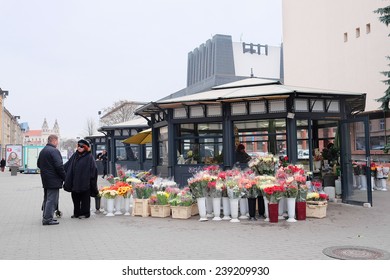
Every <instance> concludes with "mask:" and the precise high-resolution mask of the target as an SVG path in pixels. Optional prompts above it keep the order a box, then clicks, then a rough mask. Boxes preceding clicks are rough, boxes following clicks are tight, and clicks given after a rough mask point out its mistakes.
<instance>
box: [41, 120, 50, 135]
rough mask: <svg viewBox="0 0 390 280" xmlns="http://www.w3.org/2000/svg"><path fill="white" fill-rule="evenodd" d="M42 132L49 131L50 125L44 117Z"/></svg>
mask: <svg viewBox="0 0 390 280" xmlns="http://www.w3.org/2000/svg"><path fill="white" fill-rule="evenodd" d="M42 132H43V133H45V132H46V133H47V132H49V126H48V125H47V121H46V118H45V119H44V121H43V124H42Z"/></svg>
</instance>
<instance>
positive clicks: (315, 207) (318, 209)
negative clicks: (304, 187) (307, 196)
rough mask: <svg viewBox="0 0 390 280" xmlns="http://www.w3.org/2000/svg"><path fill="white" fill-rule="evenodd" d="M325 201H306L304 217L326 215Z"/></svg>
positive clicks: (326, 204)
mask: <svg viewBox="0 0 390 280" xmlns="http://www.w3.org/2000/svg"><path fill="white" fill-rule="evenodd" d="M327 207H328V202H327V201H306V217H308V218H324V217H326V208H327Z"/></svg>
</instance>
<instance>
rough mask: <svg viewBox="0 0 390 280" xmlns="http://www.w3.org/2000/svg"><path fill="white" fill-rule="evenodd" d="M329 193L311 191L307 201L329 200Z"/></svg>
mask: <svg viewBox="0 0 390 280" xmlns="http://www.w3.org/2000/svg"><path fill="white" fill-rule="evenodd" d="M327 200H328V195H327V194H326V193H317V192H309V193H308V194H307V196H306V201H327Z"/></svg>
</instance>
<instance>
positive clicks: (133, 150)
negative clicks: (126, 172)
mask: <svg viewBox="0 0 390 280" xmlns="http://www.w3.org/2000/svg"><path fill="white" fill-rule="evenodd" d="M122 141H123V139H122V140H115V159H116V160H117V161H122V160H124V161H136V160H138V158H139V151H138V145H132V144H130V145H129V144H124V143H122Z"/></svg>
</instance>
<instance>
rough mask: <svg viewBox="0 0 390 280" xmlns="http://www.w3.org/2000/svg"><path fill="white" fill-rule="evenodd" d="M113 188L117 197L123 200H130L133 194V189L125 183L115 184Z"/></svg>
mask: <svg viewBox="0 0 390 280" xmlns="http://www.w3.org/2000/svg"><path fill="white" fill-rule="evenodd" d="M115 187H116V188H117V191H118V195H120V196H123V198H130V197H131V194H132V193H133V187H132V186H131V185H129V184H127V183H125V182H122V181H119V182H116V183H115Z"/></svg>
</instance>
